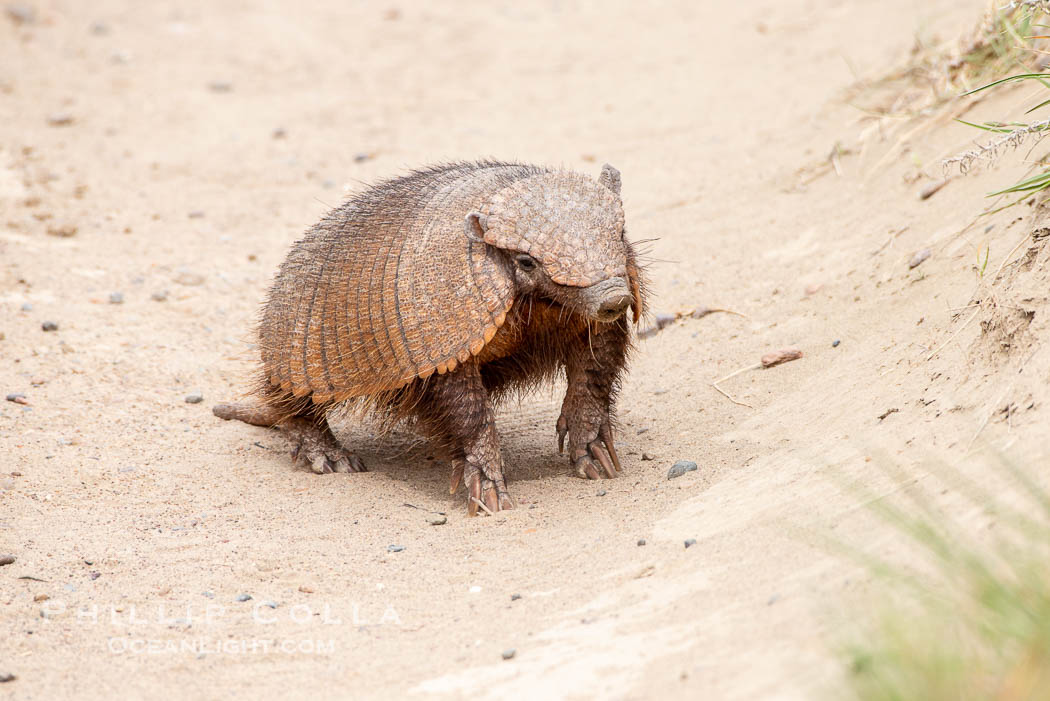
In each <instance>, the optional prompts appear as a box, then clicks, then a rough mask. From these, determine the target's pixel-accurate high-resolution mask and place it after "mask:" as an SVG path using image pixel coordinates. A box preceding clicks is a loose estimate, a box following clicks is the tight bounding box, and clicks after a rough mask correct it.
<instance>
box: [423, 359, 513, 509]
mask: <svg viewBox="0 0 1050 701" xmlns="http://www.w3.org/2000/svg"><path fill="white" fill-rule="evenodd" d="M421 408H422V411H421V412H419V413H420V416H421V417H422V420H423V423H424V424H425V427H426V429H427V433H428V434H429V435H430V436H431V438H432V439H434V440H436V441H438V442H439V443H440V444H441V446H442V447H443V448H444V449H445V451H446V452H447V454H448V456H449V458H450V459H451V462H452V476H451V480H450V490H449V491H450V492H451V493H452V494H455V492H456V490H457V489H458V488H459V484H460V482H461V481H462V482H463V483H464V484H465V485H466V488H467V512H468V513H469V514H470V515H471V516H475V515H477V511H478V505H479V504H484V506H485V508H486V509H487V510H488V511H490V512H493V513H495V512H496V511H500V510H503V509H512V508H514V501H513V500H512V499H511V498H510V494H509V493H508V492H507V481H506V479H505V477H504V476H503V455H502V452H501V451H500V443H499V435H498V434H497V433H496V417H495V413H494V412H493V410H492V405H491V403H490V401H489V394H488V391H487V390H486V389H485V385H484V384H483V383H482V380H481V371H480V369H479V367H478V365H477V363H476V362H468V363H466V364H464V365H460V366H459V368H457V369H456V370H455V371H454V372H451V373H448V374H446V375H439V376H436V377H433V378H431V384H430V385H429V387H428V389H427V393H426V395H425V397H424V399H423V406H422V407H421Z"/></svg>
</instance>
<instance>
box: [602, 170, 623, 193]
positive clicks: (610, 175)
mask: <svg viewBox="0 0 1050 701" xmlns="http://www.w3.org/2000/svg"><path fill="white" fill-rule="evenodd" d="M598 182H600V183H601V184H602V185H604V186H605V187H607V188H609V189H610V190H612V191H613V192H615V193H616V194H617V195H619V194H620V171H618V170H616V169H615V168H613V167H612V166H611V165H609V164H608V163H606V164H605V165H603V166H602V174H601V175H599V176H598Z"/></svg>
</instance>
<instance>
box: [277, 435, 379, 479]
mask: <svg viewBox="0 0 1050 701" xmlns="http://www.w3.org/2000/svg"><path fill="white" fill-rule="evenodd" d="M292 460H293V461H294V462H303V463H306V464H307V465H309V466H310V471H311V472H313V473H314V474H317V475H329V474H333V473H337V472H344V473H353V472H368V468H366V467H365V464H364V463H363V462H361V458H359V457H357V456H356V455H354V454H353V453H348V452H347V451H345V450H343V449H342V448H339V447H333V446H325V447H324V448H322V446H319V445H309V444H307V443H306V442H303V443H299V444H298V445H296V446H295V448H293V449H292Z"/></svg>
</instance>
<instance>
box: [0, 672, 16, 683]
mask: <svg viewBox="0 0 1050 701" xmlns="http://www.w3.org/2000/svg"><path fill="white" fill-rule="evenodd" d="M15 679H18V677H16V676H15V675H13V674H4V673H0V684H6V683H7V682H13V681H14V680H15Z"/></svg>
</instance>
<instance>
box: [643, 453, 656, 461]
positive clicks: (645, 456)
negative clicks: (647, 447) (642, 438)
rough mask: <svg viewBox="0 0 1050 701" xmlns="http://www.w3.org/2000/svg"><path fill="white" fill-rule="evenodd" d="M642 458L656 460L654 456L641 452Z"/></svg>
mask: <svg viewBox="0 0 1050 701" xmlns="http://www.w3.org/2000/svg"><path fill="white" fill-rule="evenodd" d="M642 460H656V457H655V456H653V455H650V454H649V453H642Z"/></svg>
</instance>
